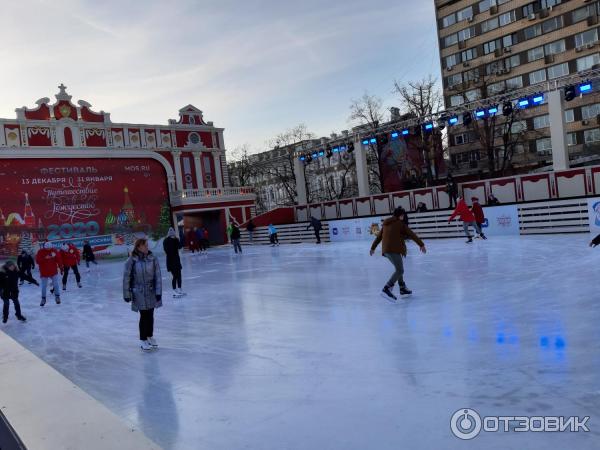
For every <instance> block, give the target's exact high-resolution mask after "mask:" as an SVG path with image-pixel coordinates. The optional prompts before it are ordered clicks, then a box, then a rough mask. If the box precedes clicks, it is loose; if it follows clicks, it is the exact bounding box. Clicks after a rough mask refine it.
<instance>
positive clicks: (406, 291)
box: [400, 286, 412, 295]
mask: <svg viewBox="0 0 600 450" xmlns="http://www.w3.org/2000/svg"><path fill="white" fill-rule="evenodd" d="M410 294H412V291H411V290H410V289H408V288H407V287H406V286H400V295H410Z"/></svg>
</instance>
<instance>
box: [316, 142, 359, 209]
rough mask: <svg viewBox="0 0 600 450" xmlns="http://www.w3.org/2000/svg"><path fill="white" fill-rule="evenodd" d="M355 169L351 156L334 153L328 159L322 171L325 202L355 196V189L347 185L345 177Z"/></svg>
mask: <svg viewBox="0 0 600 450" xmlns="http://www.w3.org/2000/svg"><path fill="white" fill-rule="evenodd" d="M355 168H356V160H355V158H354V156H353V154H350V153H346V152H344V153H343V154H342V153H336V154H335V155H333V156H332V157H331V158H330V159H328V161H327V163H326V165H325V169H324V176H325V190H326V192H327V200H339V199H342V198H347V197H351V196H353V195H355V194H356V192H355V191H356V189H355V187H354V186H351V185H349V184H348V181H347V179H346V177H347V175H348V174H349V173H351V172H353V171H354V170H355ZM336 177H338V178H339V180H340V182H339V186H337V185H336V182H335V178H336Z"/></svg>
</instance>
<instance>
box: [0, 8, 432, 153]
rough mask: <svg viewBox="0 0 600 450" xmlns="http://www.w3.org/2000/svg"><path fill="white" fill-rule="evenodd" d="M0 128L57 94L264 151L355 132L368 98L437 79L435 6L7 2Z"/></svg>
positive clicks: (115, 116)
mask: <svg viewBox="0 0 600 450" xmlns="http://www.w3.org/2000/svg"><path fill="white" fill-rule="evenodd" d="M2 15H3V19H4V20H3V25H2V27H0V39H1V41H2V46H1V47H0V61H1V66H0V67H1V70H0V86H2V88H1V91H2V95H0V117H2V118H14V117H16V115H15V108H18V107H22V106H28V107H30V108H32V107H35V106H36V105H35V101H36V100H38V99H39V98H42V97H50V98H51V99H52V100H54V95H55V94H56V93H57V92H58V88H57V86H58V85H59V84H60V83H64V84H65V85H66V86H67V92H68V93H69V94H71V95H72V96H73V101H74V102H76V101H77V100H80V99H82V100H85V101H87V102H89V103H91V104H92V107H93V109H94V110H96V111H99V110H103V111H105V112H109V113H111V119H112V121H113V122H126V123H144V124H156V125H163V124H164V125H166V124H167V121H168V119H176V118H178V111H179V109H180V108H181V107H183V106H185V105H187V104H190V103H191V104H193V105H194V106H196V107H198V108H200V109H201V110H202V111H203V112H204V118H205V120H207V121H213V122H214V124H215V126H218V127H223V128H225V145H226V147H227V149H229V150H232V149H234V148H236V147H239V146H242V145H244V144H247V145H248V146H249V148H250V150H251V152H253V153H254V152H258V151H264V150H267V144H266V143H267V141H269V140H270V139H271V138H273V137H274V136H276V135H277V134H278V133H280V132H283V131H285V130H287V129H290V128H292V127H294V126H296V125H298V124H300V123H304V124H306V125H307V127H308V129H309V130H310V131H312V132H313V133H315V134H316V135H317V136H329V135H330V134H331V133H332V132H337V133H339V132H340V131H341V130H345V129H349V128H350V127H351V125H352V124H351V123H349V121H348V116H349V106H350V103H351V100H352V99H353V98H359V97H361V96H362V95H363V94H364V93H365V92H368V93H370V94H374V95H377V96H379V97H381V98H382V99H383V100H384V106H385V107H386V108H389V107H391V106H395V105H397V104H398V100H397V96H396V95H394V94H393V93H392V88H393V82H394V80H398V81H399V82H406V81H413V80H419V79H421V78H424V77H427V76H428V75H429V74H432V75H433V76H435V77H436V78H438V79H439V78H440V76H441V74H440V67H439V57H438V48H437V34H436V27H435V12H434V2H433V0H418V1H417V0H392V1H390V0H371V1H370V2H365V1H356V0H345V1H341V0H331V1H316V0H304V1H301V2H287V1H281V0H264V1H242V0H219V1H216V2H215V1H192V0H171V1H165V0H161V1H155V0H121V1H113V0H102V1H96V0H94V1H84V0H82V1H60V0H53V1H50V0H20V1H14V2H8V1H7V2H2Z"/></svg>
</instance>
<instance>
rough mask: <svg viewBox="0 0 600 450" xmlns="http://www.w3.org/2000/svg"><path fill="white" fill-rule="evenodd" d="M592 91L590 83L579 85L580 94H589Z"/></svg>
mask: <svg viewBox="0 0 600 450" xmlns="http://www.w3.org/2000/svg"><path fill="white" fill-rule="evenodd" d="M591 91H592V83H590V82H589V81H588V82H587V83H583V84H580V85H579V92H581V93H582V94H587V93H588V92H591Z"/></svg>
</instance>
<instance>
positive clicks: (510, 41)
mask: <svg viewBox="0 0 600 450" xmlns="http://www.w3.org/2000/svg"><path fill="white" fill-rule="evenodd" d="M518 43H519V41H518V40H517V34H516V33H513V34H509V35H506V36H504V37H503V38H502V47H504V48H506V47H510V46H512V45H515V44H518Z"/></svg>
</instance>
